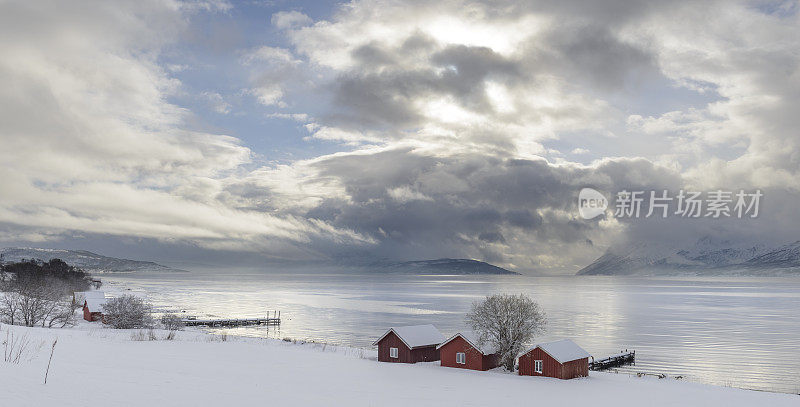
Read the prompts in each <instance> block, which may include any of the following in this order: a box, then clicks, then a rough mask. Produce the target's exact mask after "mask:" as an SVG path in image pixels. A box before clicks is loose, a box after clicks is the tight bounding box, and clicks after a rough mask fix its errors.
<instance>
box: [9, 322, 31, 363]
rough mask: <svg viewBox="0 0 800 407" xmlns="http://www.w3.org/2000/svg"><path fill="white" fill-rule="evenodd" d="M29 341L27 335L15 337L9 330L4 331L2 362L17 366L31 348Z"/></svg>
mask: <svg viewBox="0 0 800 407" xmlns="http://www.w3.org/2000/svg"><path fill="white" fill-rule="evenodd" d="M31 346H32V344H31V340H30V338H28V335H27V334H25V335H22V336H20V335H15V334H14V332H12V331H11V330H10V329H9V330H7V331H6V335H5V339H3V361H4V362H7V363H13V364H19V362H20V361H22V360H23V359H24V358H25V357H26V355H27V354H28V353H29V351H30V348H31Z"/></svg>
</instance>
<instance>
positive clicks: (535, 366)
mask: <svg viewBox="0 0 800 407" xmlns="http://www.w3.org/2000/svg"><path fill="white" fill-rule="evenodd" d="M533 371H534V372H536V373H542V361H541V360H534V361H533Z"/></svg>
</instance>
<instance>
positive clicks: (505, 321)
mask: <svg viewBox="0 0 800 407" xmlns="http://www.w3.org/2000/svg"><path fill="white" fill-rule="evenodd" d="M466 322H467V324H468V325H469V326H470V327H471V328H472V330H473V331H475V333H476V334H477V335H478V341H479V342H481V343H480V344H481V345H482V344H483V343H490V344H492V345H494V347H495V348H496V349H497V350H498V352H499V353H500V359H501V361H502V363H503V366H505V368H506V369H508V370H509V371H513V370H514V361H515V360H516V358H517V355H518V354H519V353H520V352H521V351H522V350H523V349H522V348H523V346H525V344H526V343H529V342H531V341H532V340H533V338H534V336H536V335H539V334H541V333H543V332H544V331H545V326H546V324H547V318H546V316H545V313H544V311H542V309H541V308H540V307H539V304H537V303H536V301H534V300H533V299H531V298H530V297H528V296H526V295H524V294H515V295H512V294H495V295H492V296H488V297H486V298H485V299H484V300H483V301H476V302H474V303H473V304H472V309H471V310H470V312H469V313H468V314H467V317H466Z"/></svg>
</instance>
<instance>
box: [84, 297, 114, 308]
mask: <svg viewBox="0 0 800 407" xmlns="http://www.w3.org/2000/svg"><path fill="white" fill-rule="evenodd" d="M106 302H108V298H105V297H104V298H98V297H88V298H86V303H85V304H84V305H85V306H86V307H87V308H89V312H103V305H106Z"/></svg>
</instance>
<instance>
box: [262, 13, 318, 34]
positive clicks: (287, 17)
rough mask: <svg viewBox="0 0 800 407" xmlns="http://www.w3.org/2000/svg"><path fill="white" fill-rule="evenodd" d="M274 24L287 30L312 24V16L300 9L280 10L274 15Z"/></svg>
mask: <svg viewBox="0 0 800 407" xmlns="http://www.w3.org/2000/svg"><path fill="white" fill-rule="evenodd" d="M271 21H272V25H274V26H275V27H277V28H278V29H281V30H285V29H289V28H297V27H302V26H305V25H309V24H311V22H312V20H311V17H309V16H307V15H305V14H303V13H301V12H299V11H294V10H293V11H279V12H277V13H275V14H273V15H272V19H271Z"/></svg>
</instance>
